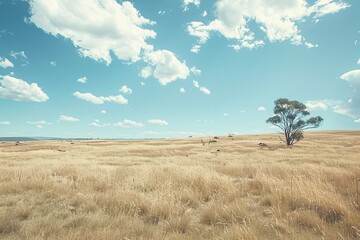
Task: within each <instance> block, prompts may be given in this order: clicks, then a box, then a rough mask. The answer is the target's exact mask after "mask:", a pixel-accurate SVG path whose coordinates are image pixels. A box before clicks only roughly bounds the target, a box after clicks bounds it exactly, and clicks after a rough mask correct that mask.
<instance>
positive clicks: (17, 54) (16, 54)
mask: <svg viewBox="0 0 360 240" xmlns="http://www.w3.org/2000/svg"><path fill="white" fill-rule="evenodd" d="M10 56H12V57H13V58H15V59H18V58H23V59H27V56H26V54H25V52H24V51H20V52H14V51H11V52H10Z"/></svg>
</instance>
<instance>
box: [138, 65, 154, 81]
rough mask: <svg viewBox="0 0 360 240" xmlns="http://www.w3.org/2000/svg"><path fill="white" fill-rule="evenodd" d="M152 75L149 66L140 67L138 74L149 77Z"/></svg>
mask: <svg viewBox="0 0 360 240" xmlns="http://www.w3.org/2000/svg"><path fill="white" fill-rule="evenodd" d="M152 75H153V70H152V68H151V67H150V66H147V67H145V68H143V69H141V72H140V76H141V77H142V78H148V77H151V76H152Z"/></svg>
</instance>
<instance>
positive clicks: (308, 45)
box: [304, 42, 319, 49]
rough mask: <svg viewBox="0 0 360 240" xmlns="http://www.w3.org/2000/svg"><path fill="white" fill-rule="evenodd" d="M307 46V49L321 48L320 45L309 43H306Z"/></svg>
mask: <svg viewBox="0 0 360 240" xmlns="http://www.w3.org/2000/svg"><path fill="white" fill-rule="evenodd" d="M304 44H305V46H306V47H307V48H309V49H310V48H317V47H319V45H318V44H315V45H314V44H312V43H309V42H305V43H304Z"/></svg>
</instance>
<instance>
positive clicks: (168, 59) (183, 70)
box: [141, 50, 190, 85]
mask: <svg viewBox="0 0 360 240" xmlns="http://www.w3.org/2000/svg"><path fill="white" fill-rule="evenodd" d="M144 60H145V61H146V62H148V63H149V64H150V66H148V67H146V68H144V69H143V70H142V71H141V76H142V77H144V78H147V77H149V76H153V77H154V78H156V79H158V80H159V82H160V84H161V85H167V84H168V83H170V82H172V81H175V80H176V79H186V78H187V77H188V76H189V73H190V70H189V68H188V67H187V66H186V63H185V62H180V61H179V60H178V59H177V58H176V57H175V55H174V54H173V53H172V52H170V51H168V50H158V51H149V52H147V53H146V54H145V58H144Z"/></svg>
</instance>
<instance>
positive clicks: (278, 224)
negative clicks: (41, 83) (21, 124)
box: [0, 132, 360, 240]
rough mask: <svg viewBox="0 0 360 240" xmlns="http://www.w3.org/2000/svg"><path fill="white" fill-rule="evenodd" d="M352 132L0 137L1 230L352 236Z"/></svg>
mask: <svg viewBox="0 0 360 240" xmlns="http://www.w3.org/2000/svg"><path fill="white" fill-rule="evenodd" d="M333 135H336V138H334V137H333ZM329 139H336V140H334V141H332V140H329ZM359 141H360V134H359V133H358V132H357V133H356V134H355V133H353V132H319V133H309V134H306V138H305V139H304V140H303V141H302V142H301V143H299V144H298V145H295V146H294V147H293V148H291V149H290V148H287V147H285V146H283V145H282V144H280V143H279V141H278V138H277V136H276V135H264V136H235V137H234V138H227V137H220V139H218V141H217V142H216V143H212V144H210V145H205V146H203V144H202V143H201V140H200V139H197V138H192V139H178V140H161V141H160V140H159V141H155V140H152V141H131V142H127V141H73V142H67V141H63V142H60V141H59V142H57V141H54V142H27V143H23V144H20V145H15V144H12V143H2V144H0V159H1V161H2V164H1V167H0V238H1V239H190V240H191V239H196V240H198V239H234V240H235V239H360V206H359V202H358V199H360V196H359V194H360V189H358V190H357V189H356V186H357V185H356V181H357V179H359V178H360V162H359V157H358V156H360V146H359V145H358V144H355V143H357V142H359ZM259 142H265V143H266V144H267V145H268V146H269V147H267V148H261V147H259V146H258V143H259ZM59 149H60V150H61V151H59ZM359 185H360V184H359Z"/></svg>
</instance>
